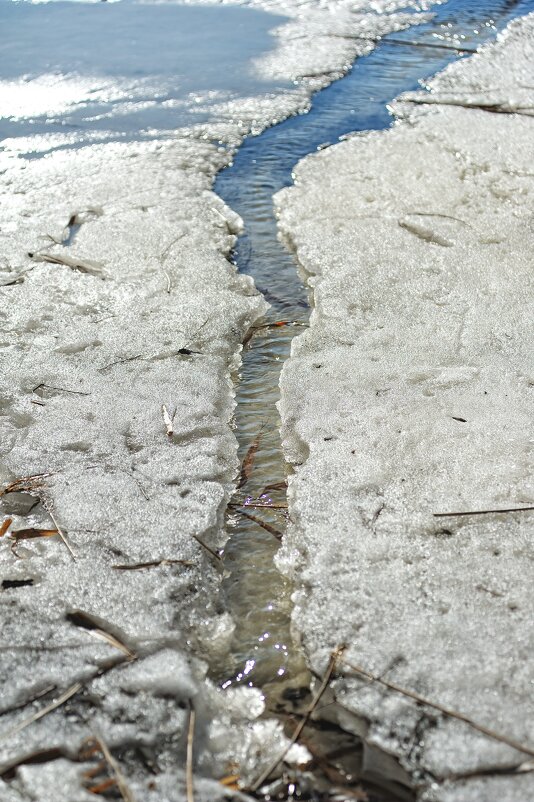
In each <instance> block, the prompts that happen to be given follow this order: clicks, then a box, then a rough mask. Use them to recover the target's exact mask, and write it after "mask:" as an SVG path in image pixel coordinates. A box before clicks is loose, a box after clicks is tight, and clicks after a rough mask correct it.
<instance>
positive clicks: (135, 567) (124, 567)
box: [111, 558, 195, 571]
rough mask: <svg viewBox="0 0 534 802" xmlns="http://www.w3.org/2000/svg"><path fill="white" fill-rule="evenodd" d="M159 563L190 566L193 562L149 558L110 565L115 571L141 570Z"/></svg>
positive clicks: (156, 565)
mask: <svg viewBox="0 0 534 802" xmlns="http://www.w3.org/2000/svg"><path fill="white" fill-rule="evenodd" d="M159 565H183V566H184V568H191V566H192V565H195V563H194V562H192V561H191V560H170V559H166V558H165V559H162V560H151V561H150V562H146V563H130V564H128V563H126V564H125V565H112V566H111V567H112V568H114V569H115V570H116V571H141V570H142V569H143V568H157V567H158V566H159Z"/></svg>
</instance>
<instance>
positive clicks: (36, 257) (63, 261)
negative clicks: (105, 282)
mask: <svg viewBox="0 0 534 802" xmlns="http://www.w3.org/2000/svg"><path fill="white" fill-rule="evenodd" d="M28 256H29V257H30V259H32V260H33V261H34V262H49V263H50V264H53V265H65V267H70V268H71V270H79V271H80V272H81V273H90V274H91V275H93V276H99V277H100V278H103V273H102V265H101V264H100V262H93V261H92V259H80V258H79V257H72V256H66V255H63V256H59V255H54V254H51V253H30V254H28Z"/></svg>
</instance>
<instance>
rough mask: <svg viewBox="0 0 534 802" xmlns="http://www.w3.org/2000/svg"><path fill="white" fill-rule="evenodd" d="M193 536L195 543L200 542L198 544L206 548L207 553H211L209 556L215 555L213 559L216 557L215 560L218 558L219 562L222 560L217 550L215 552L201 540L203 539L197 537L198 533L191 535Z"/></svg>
mask: <svg viewBox="0 0 534 802" xmlns="http://www.w3.org/2000/svg"><path fill="white" fill-rule="evenodd" d="M193 537H194V539H195V540H196V541H197V543H200V545H201V546H202V547H203V548H205V549H206V551H207V552H208V553H209V554H211V556H212V557H215V559H216V560H219V562H222V557H221V555H220V554H217V552H216V551H213V549H210V547H209V546H208V545H207V544H206V543H204V541H203V540H201V539H200V538H199V537H198V535H193Z"/></svg>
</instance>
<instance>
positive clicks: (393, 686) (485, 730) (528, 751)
mask: <svg viewBox="0 0 534 802" xmlns="http://www.w3.org/2000/svg"><path fill="white" fill-rule="evenodd" d="M343 663H344V664H345V665H346V666H348V667H349V668H350V669H351V670H352V671H354V672H355V673H356V674H359V675H360V676H361V677H365V679H367V680H369V681H370V682H376V683H377V684H378V685H382V687H384V688H388V689H389V690H390V691H395V693H400V694H401V695H402V696H406V697H408V699H413V700H414V701H415V702H417V703H418V704H421V705H425V706H426V707H431V708H432V709H433V710H437V711H438V712H439V713H443V715H444V716H448V717H449V718H454V719H456V720H457V721H463V722H464V724H467V725H468V726H469V727H472V728H473V729H474V730H477V732H481V733H482V734H483V735H487V736H488V738H492V739H493V740H494V741H499V742H500V743H503V744H506V745H507V746H511V747H512V749H517V751H518V752H521V753H522V754H524V755H529V756H530V757H534V747H530V746H526V745H525V744H522V743H520V742H519V741H516V740H515V739H514V738H509V737H508V736H507V735H503V734H502V733H499V732H496V731H495V730H492V729H490V728H489V727H486V726H484V725H483V724H478V722H476V721H473V719H472V718H469V716H466V715H464V714H463V713H459V712H458V711H457V710H451V708H449V707H444V706H443V705H440V704H439V703H438V702H433V701H432V700H431V699H427V698H426V697H424V696H421V695H420V694H419V693H415V691H410V690H409V689H408V688H403V687H402V686H400V685H397V683H396V682H390V681H388V680H385V679H383V677H379V676H377V675H376V674H372V673H371V672H370V671H366V670H365V669H364V668H362V667H361V666H356V665H354V664H353V663H349V661H348V660H343Z"/></svg>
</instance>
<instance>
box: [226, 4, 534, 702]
mask: <svg viewBox="0 0 534 802" xmlns="http://www.w3.org/2000/svg"><path fill="white" fill-rule="evenodd" d="M533 8H534V2H533V0H523V1H522V2H510V0H502V1H499V0H488V2H480V0H451V2H449V3H446V4H445V5H442V6H437V8H436V9H435V10H436V16H435V18H434V20H433V21H432V22H431V23H430V24H425V25H422V26H418V27H414V28H411V29H409V30H407V31H404V32H402V33H397V34H395V35H392V36H390V37H386V38H385V39H384V40H383V42H382V43H381V44H380V46H379V47H378V48H377V49H376V50H374V51H373V52H372V53H371V54H370V55H369V56H367V57H365V58H362V59H359V60H358V61H357V62H356V63H355V64H354V66H353V68H352V70H351V71H350V72H349V74H348V75H346V76H345V77H344V78H343V79H341V80H340V81H338V82H336V83H334V84H332V85H331V86H330V87H329V88H327V89H325V90H324V91H322V92H321V93H319V94H318V95H317V96H316V97H315V98H314V101H313V106H312V108H311V110H310V111H309V113H307V114H305V115H298V116H295V117H291V118H289V119H288V120H286V121H285V122H283V123H281V124H280V125H278V126H275V127H273V128H271V129H269V130H267V131H265V132H264V133H263V134H261V135H260V136H259V137H257V138H250V139H248V140H247V141H246V142H245V143H244V145H243V146H242V147H241V149H240V150H239V151H238V153H237V156H236V158H235V160H234V163H233V165H232V166H231V167H229V168H228V169H226V170H225V171H223V172H222V173H220V174H219V176H218V179H217V181H216V185H215V190H216V192H217V194H219V195H220V196H222V197H223V198H224V200H225V201H226V203H227V204H228V205H229V206H230V207H231V208H232V209H234V210H235V211H237V212H238V213H239V214H240V215H241V216H242V218H243V219H244V221H245V227H246V233H245V235H244V236H243V237H241V239H240V240H239V243H238V246H237V249H236V253H235V259H236V263H237V265H238V267H239V270H240V271H242V272H243V273H247V274H249V275H251V276H253V278H254V281H255V283H256V286H257V287H258V289H260V290H261V291H262V292H263V294H264V295H265V298H266V299H267V300H268V302H269V303H270V304H271V308H270V310H269V312H268V314H267V315H266V317H265V320H264V321H263V322H264V323H265V324H266V326H265V327H264V328H260V329H258V330H257V331H256V332H255V333H254V336H253V337H252V339H251V340H250V342H249V343H248V344H246V346H245V348H244V353H243V362H242V366H241V369H240V371H239V375H238V376H237V377H236V400H237V409H236V415H235V420H236V433H237V436H238V439H239V443H240V454H241V458H242V459H244V460H245V461H248V462H249V463H250V461H251V460H250V458H249V459H248V460H247V458H246V455H247V452H249V449H250V447H251V445H253V444H254V445H255V444H257V443H258V442H259V445H258V448H257V451H256V453H255V459H254V462H253V466H252V470H251V471H250V478H248V480H247V481H246V483H245V484H244V485H243V486H242V487H241V488H240V489H238V491H237V492H236V494H235V497H234V500H233V504H232V505H231V506H230V509H229V515H228V528H229V534H230V539H229V541H228V543H227V546H226V549H225V563H226V568H227V569H228V571H229V572H230V576H229V578H228V579H227V581H226V585H225V590H226V597H227V603H228V606H229V609H230V612H231V613H232V614H233V616H234V619H235V621H236V623H237V629H236V633H235V639H234V645H233V652H232V654H231V655H230V656H229V660H228V662H227V663H226V665H224V666H223V667H222V669H221V668H220V667H219V669H220V670H219V669H218V670H219V676H221V675H222V676H223V677H224V679H223V687H228V686H230V685H232V684H236V683H247V684H249V685H255V686H259V687H262V688H263V689H264V690H265V691H266V693H267V696H269V691H273V690H274V689H276V688H277V687H278V688H280V687H282V688H283V687H287V682H288V681H291V680H292V681H293V684H294V685H295V684H296V685H297V686H298V685H300V684H301V683H302V681H303V676H304V675H303V673H302V672H303V671H304V670H305V669H304V664H303V658H302V655H301V653H300V651H299V649H298V647H296V646H295V645H294V644H293V641H292V638H291V634H290V614H291V592H292V588H291V584H290V583H289V581H288V580H287V579H285V578H284V577H282V576H281V575H280V574H279V573H278V571H277V570H276V567H275V565H274V563H273V557H274V555H275V553H276V551H277V549H278V546H279V543H278V540H277V537H276V536H275V535H274V534H273V532H272V531H268V530H266V529H264V528H262V526H261V525H260V524H259V523H258V522H257V521H254V520H252V519H251V518H250V517H247V516H250V515H252V516H253V517H254V518H256V519H259V520H260V521H262V522H264V523H267V525H268V526H269V527H272V528H273V529H274V530H276V531H277V532H279V533H280V534H281V535H283V531H284V526H285V522H286V514H287V513H286V510H285V509H284V508H283V506H284V503H285V492H284V483H285V481H286V479H287V475H288V471H289V470H290V468H289V467H288V465H287V464H286V462H285V461H284V457H283V453H282V449H281V444H280V437H279V426H280V421H279V416H278V412H277V408H276V402H277V401H278V399H279V387H278V384H279V375H280V370H281V368H282V365H283V363H284V360H285V359H287V358H288V356H289V352H290V346H291V340H292V338H293V337H294V336H295V335H297V334H298V333H299V332H300V331H302V328H301V327H302V326H305V325H306V324H307V320H308V314H309V306H308V297H307V292H306V290H305V288H304V286H303V283H302V281H301V279H300V277H299V273H298V269H297V266H296V264H295V262H294V260H293V258H292V257H291V255H290V254H289V253H288V252H287V251H286V250H285V248H284V247H283V245H282V244H281V243H280V242H279V241H278V239H277V227H276V220H275V218H274V214H273V200H272V197H273V194H274V193H276V192H277V191H278V190H280V189H281V188H282V187H285V186H288V185H290V184H291V180H292V179H291V175H292V169H293V167H294V165H295V163H296V162H297V161H298V160H299V159H300V158H302V157H304V156H305V155H307V154H308V153H311V152H313V151H314V150H316V149H319V148H321V147H322V146H324V144H325V143H334V142H336V141H338V140H339V138H340V137H341V136H342V135H344V134H346V133H348V132H351V131H363V130H367V129H383V128H386V127H387V126H388V125H389V124H390V123H391V116H390V114H389V112H388V110H387V104H388V103H389V102H390V101H391V100H392V99H393V98H395V97H396V96H397V95H399V94H400V93H401V92H404V91H408V90H412V89H415V88H417V87H418V82H419V81H420V80H421V79H423V78H425V77H429V76H431V75H432V74H434V73H435V72H437V71H439V70H441V69H443V68H444V67H445V66H446V65H447V64H448V63H449V62H450V61H452V60H453V59H456V58H459V57H461V56H462V55H465V52H464V53H463V54H462V53H461V52H460V51H458V49H457V48H462V47H463V48H466V51H468V50H471V49H474V48H476V47H477V46H478V45H480V44H481V43H483V42H485V41H487V40H489V39H492V38H494V36H495V34H496V31H498V30H500V29H502V28H503V27H504V26H505V25H506V24H507V23H508V22H509V21H510V19H512V18H513V17H515V16H519V15H522V14H525V13H528V12H529V11H531V10H532V9H533ZM422 45H428V46H424V47H423V46H422ZM278 324H284V325H278ZM258 437H259V440H258ZM251 504H255V505H261V506H250V505H251ZM234 505H235V506H234ZM269 505H271V509H265V506H269ZM277 507H281V508H277Z"/></svg>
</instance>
